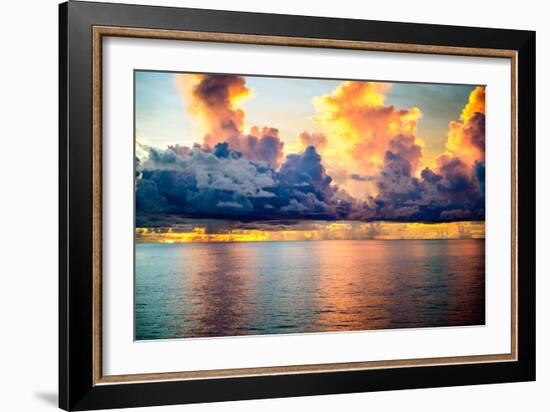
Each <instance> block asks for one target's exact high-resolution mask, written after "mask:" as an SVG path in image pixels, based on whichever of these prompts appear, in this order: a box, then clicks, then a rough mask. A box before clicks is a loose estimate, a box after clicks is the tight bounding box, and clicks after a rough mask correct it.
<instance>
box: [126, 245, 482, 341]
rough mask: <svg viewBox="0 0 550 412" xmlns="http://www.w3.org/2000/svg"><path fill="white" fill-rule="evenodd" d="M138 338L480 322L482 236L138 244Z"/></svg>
mask: <svg viewBox="0 0 550 412" xmlns="http://www.w3.org/2000/svg"><path fill="white" fill-rule="evenodd" d="M135 282H136V289H135V290H136V292H135V293H136V295H135V302H136V311H135V321H136V323H135V330H136V339H138V340H140V339H167V338H184V337H208V336H237V335H261V334H274V333H301V332H325V331H355V330H366V329H386V328H409V327H436V326H459V325H480V324H484V323H485V243H484V241H483V240H393V241H387V240H386V241H383V240H382V241H376V240H363V241H361V240H345V241H342V240H337V241H322V242H307V241H305V242H267V243H182V244H137V245H136V277H135Z"/></svg>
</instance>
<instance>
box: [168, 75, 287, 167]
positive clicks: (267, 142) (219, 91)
mask: <svg viewBox="0 0 550 412" xmlns="http://www.w3.org/2000/svg"><path fill="white" fill-rule="evenodd" d="M175 81H176V85H177V87H178V90H179V91H180V94H181V95H182V97H183V99H184V100H185V102H186V103H187V111H188V113H189V114H190V115H191V117H192V118H193V119H194V120H195V123H196V125H197V127H198V131H199V134H200V135H202V136H203V142H202V143H203V144H204V145H205V146H207V147H209V148H213V147H215V146H216V144H218V143H223V142H227V144H228V145H229V148H230V149H231V150H234V151H238V152H240V153H242V154H243V155H244V156H246V157H247V158H249V159H251V160H262V161H265V162H267V163H269V164H271V165H273V166H276V165H278V164H279V162H280V161H281V160H282V157H283V146H284V143H283V142H282V141H281V140H280V138H279V131H278V129H276V128H273V127H262V128H260V127H257V126H254V127H252V128H251V129H250V133H248V134H245V133H244V128H245V112H244V111H243V110H242V109H241V104H242V103H243V101H244V100H246V99H247V98H248V97H250V96H251V95H252V90H251V89H250V88H248V87H247V86H246V80H245V78H244V77H242V76H233V75H207V74H179V75H176V76H175Z"/></svg>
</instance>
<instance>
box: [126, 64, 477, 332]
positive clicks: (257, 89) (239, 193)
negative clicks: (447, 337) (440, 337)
mask: <svg viewBox="0 0 550 412" xmlns="http://www.w3.org/2000/svg"><path fill="white" fill-rule="evenodd" d="M134 76H135V78H134V81H135V162H136V166H135V167H136V173H135V176H136V178H135V338H136V339H137V340H150V339H170V338H198V337H218V336H239V335H266V334H281V333H306V332H307V333H311V332H343V331H360V330H370V329H398V328H419V327H443V326H472V325H483V324H485V223H484V222H485V87H483V86H479V85H450V84H424V83H399V82H393V83H388V82H378V81H362V80H361V81H356V80H353V81H351V80H333V79H309V78H285V77H267V76H266V77H264V76H241V75H224V74H201V73H173V72H153V71H135V74H134Z"/></svg>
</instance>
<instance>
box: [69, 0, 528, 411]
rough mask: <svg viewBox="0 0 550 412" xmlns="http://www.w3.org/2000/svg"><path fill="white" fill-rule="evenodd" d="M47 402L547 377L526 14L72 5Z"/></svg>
mask: <svg viewBox="0 0 550 412" xmlns="http://www.w3.org/2000/svg"><path fill="white" fill-rule="evenodd" d="M60 96H61V98H60V145H59V147H60V166H59V169H60V248H59V250H60V260H59V261H60V277H59V280H60V281H59V290H60V293H59V296H60V310H59V314H60V318H59V319H60V348H59V350H60V376H59V379H60V381H59V388H60V389H59V391H60V397H59V399H60V407H61V408H63V409H66V410H89V409H102V408H115V407H132V406H148V405H163V404H177V403H192V402H215V401H224V400H237V399H254V398H269V397H288V396H303V395H316V394H333V393H348V392H359V391H378V390H392V389H402V388H426V387H439V386H452V385H470V384H482V383H498V382H517V381H528V380H534V379H535V259H534V254H535V248H534V246H535V213H534V207H535V202H534V199H535V186H534V176H535V168H534V153H535V33H534V32H530V31H516V30H504V29H486V28H471V27H454V26H436V25H425V24H408V23H391V22H378V21H362V20H347V19H330V18H317V17H305V16H286V15H269V14H254V13H241V12H238V13H237V12H226V11H212V10H197V9H181V8H164V7H149V6H134V5H119V4H106V3H86V2H74V1H70V2H68V3H64V4H62V5H60Z"/></svg>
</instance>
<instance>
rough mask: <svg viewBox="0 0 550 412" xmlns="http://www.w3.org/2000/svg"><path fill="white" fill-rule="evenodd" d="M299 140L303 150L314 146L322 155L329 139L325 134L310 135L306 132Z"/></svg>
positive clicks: (301, 134)
mask: <svg viewBox="0 0 550 412" xmlns="http://www.w3.org/2000/svg"><path fill="white" fill-rule="evenodd" d="M298 138H299V139H300V145H301V149H302V150H303V149H306V148H307V147H308V146H313V147H315V149H317V152H319V153H322V152H323V150H324V149H325V147H326V146H327V137H326V136H325V135H324V134H323V133H310V132H308V131H305V130H304V131H303V132H302V133H300V136H298Z"/></svg>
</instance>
